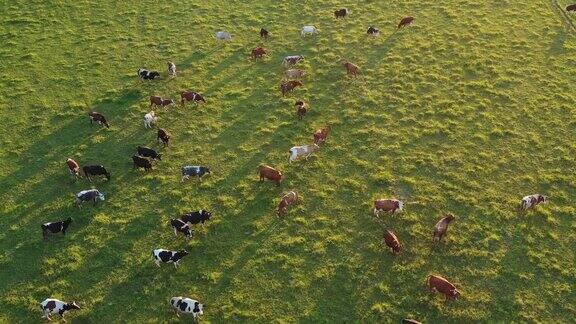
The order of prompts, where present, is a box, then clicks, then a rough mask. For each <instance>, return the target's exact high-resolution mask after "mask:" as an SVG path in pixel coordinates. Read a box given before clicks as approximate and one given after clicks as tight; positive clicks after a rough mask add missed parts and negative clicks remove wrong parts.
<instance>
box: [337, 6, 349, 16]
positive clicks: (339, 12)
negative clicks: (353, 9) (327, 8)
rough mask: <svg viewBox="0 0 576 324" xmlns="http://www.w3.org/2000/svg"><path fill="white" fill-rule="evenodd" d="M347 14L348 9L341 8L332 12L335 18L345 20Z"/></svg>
mask: <svg viewBox="0 0 576 324" xmlns="http://www.w3.org/2000/svg"><path fill="white" fill-rule="evenodd" d="M348 13H349V11H348V9H346V8H342V9H338V10H336V11H334V16H335V17H336V18H346V16H348Z"/></svg>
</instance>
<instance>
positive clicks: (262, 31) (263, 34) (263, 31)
mask: <svg viewBox="0 0 576 324" xmlns="http://www.w3.org/2000/svg"><path fill="white" fill-rule="evenodd" d="M268 36H270V32H269V31H267V30H266V29H264V28H260V37H262V38H268Z"/></svg>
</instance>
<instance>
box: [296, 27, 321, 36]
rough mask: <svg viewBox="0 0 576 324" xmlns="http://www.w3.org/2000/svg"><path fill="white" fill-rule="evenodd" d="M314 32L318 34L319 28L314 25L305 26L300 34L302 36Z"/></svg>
mask: <svg viewBox="0 0 576 324" xmlns="http://www.w3.org/2000/svg"><path fill="white" fill-rule="evenodd" d="M314 34H318V28H316V27H314V26H304V27H302V31H301V32H300V35H302V36H305V35H314Z"/></svg>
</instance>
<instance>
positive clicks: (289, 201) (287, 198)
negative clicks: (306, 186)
mask: <svg viewBox="0 0 576 324" xmlns="http://www.w3.org/2000/svg"><path fill="white" fill-rule="evenodd" d="M296 202H298V192H297V191H296V190H291V191H289V192H288V193H287V194H285V195H284V196H283V197H282V199H280V203H278V208H277V209H276V214H277V215H278V217H283V216H284V213H286V209H287V208H288V207H289V206H291V205H294V204H295V203H296Z"/></svg>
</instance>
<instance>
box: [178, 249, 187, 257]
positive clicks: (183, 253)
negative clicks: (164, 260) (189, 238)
mask: <svg viewBox="0 0 576 324" xmlns="http://www.w3.org/2000/svg"><path fill="white" fill-rule="evenodd" d="M188 254H189V253H188V251H186V250H180V251H178V252H176V255H177V256H178V258H180V259H181V258H183V257H185V256H187V255H188Z"/></svg>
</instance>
